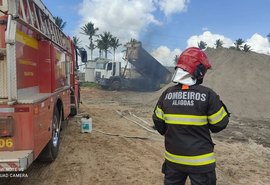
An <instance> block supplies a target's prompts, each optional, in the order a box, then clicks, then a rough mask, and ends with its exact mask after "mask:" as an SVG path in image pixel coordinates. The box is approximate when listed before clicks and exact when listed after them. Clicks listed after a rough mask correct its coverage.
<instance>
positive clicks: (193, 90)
mask: <svg viewBox="0 0 270 185" xmlns="http://www.w3.org/2000/svg"><path fill="white" fill-rule="evenodd" d="M210 68H211V65H210V63H209V61H208V58H207V56H206V54H205V53H204V52H203V51H202V50H200V49H199V48H196V47H191V48H188V49H186V50H185V51H183V52H182V54H181V55H180V57H179V59H178V62H177V65H176V67H175V73H174V76H173V78H172V81H173V82H175V83H177V84H176V85H175V86H172V87H169V88H168V89H166V90H165V91H164V92H163V93H162V95H161V96H160V98H159V100H158V102H157V105H156V107H155V110H154V114H153V116H152V118H153V122H154V125H155V126H154V128H155V129H156V130H157V131H158V132H159V133H160V134H161V135H164V137H165V162H164V163H163V165H162V173H164V184H165V185H184V184H185V182H186V179H187V177H189V179H190V181H191V184H192V185H214V184H216V172H215V167H216V163H215V162H216V160H215V156H214V145H215V144H214V143H213V141H212V138H211V134H210V133H211V132H212V133H217V132H219V131H221V130H223V129H225V128H226V126H227V125H228V123H229V116H230V113H229V112H228V111H227V108H226V106H225V105H224V104H223V102H222V101H221V100H220V98H219V96H218V95H217V94H216V93H215V92H214V91H213V90H211V89H210V88H207V87H205V86H202V85H200V84H201V83H202V82H203V78H204V75H205V73H206V72H207V70H208V69H210Z"/></svg>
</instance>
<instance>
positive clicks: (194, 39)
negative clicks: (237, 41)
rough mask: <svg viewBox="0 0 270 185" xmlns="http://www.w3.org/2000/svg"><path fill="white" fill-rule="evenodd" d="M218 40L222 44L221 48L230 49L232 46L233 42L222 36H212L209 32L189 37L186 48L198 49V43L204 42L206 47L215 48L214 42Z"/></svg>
mask: <svg viewBox="0 0 270 185" xmlns="http://www.w3.org/2000/svg"><path fill="white" fill-rule="evenodd" d="M218 39H220V40H221V41H222V42H223V47H230V46H232V45H233V41H232V40H231V39H229V38H226V37H225V36H223V35H219V34H213V33H211V32H210V31H205V32H203V34H202V35H194V36H191V37H190V38H189V39H188V40H187V46H188V47H192V46H195V47H198V43H199V42H200V41H204V42H206V44H207V47H215V43H216V40H218Z"/></svg>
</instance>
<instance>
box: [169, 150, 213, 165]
mask: <svg viewBox="0 0 270 185" xmlns="http://www.w3.org/2000/svg"><path fill="white" fill-rule="evenodd" d="M165 159H167V160H168V161H170V162H173V163H177V164H183V165H189V166H201V165H207V164H212V163H214V162H216V160H215V156H214V153H213V152H211V153H208V154H204V155H197V156H181V155H174V154H171V153H169V152H167V151H165Z"/></svg>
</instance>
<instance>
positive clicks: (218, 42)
mask: <svg viewBox="0 0 270 185" xmlns="http://www.w3.org/2000/svg"><path fill="white" fill-rule="evenodd" d="M215 46H216V48H223V41H222V40H220V39H218V40H216V43H215Z"/></svg>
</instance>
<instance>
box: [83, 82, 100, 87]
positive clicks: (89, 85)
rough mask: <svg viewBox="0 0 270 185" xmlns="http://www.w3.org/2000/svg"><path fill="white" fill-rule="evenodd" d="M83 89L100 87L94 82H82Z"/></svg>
mask: <svg viewBox="0 0 270 185" xmlns="http://www.w3.org/2000/svg"><path fill="white" fill-rule="evenodd" d="M80 86H81V87H88V88H95V87H97V86H98V85H97V84H96V83H94V82H80Z"/></svg>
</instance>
